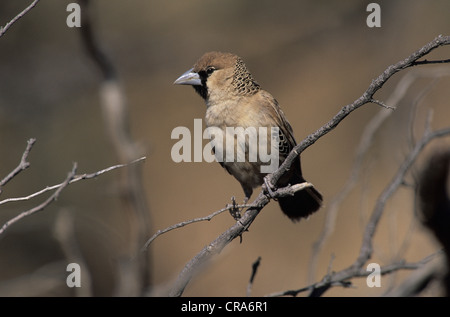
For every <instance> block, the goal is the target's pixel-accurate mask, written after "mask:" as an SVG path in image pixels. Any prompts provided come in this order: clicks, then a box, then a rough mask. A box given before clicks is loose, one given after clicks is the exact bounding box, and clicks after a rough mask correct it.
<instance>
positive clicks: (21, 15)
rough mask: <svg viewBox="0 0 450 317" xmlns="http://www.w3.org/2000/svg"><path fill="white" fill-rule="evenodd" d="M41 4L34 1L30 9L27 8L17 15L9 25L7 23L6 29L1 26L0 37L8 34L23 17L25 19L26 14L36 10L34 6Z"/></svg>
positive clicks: (36, 0)
mask: <svg viewBox="0 0 450 317" xmlns="http://www.w3.org/2000/svg"><path fill="white" fill-rule="evenodd" d="M38 2H39V0H34V1H33V2H32V3H31V4H30V5H29V6H28V7H26V8H25V9H24V10H23V11H22V12H20V13H19V14H18V15H16V16H15V17H14V18H13V19H12V20H11V21H9V22H8V23H6V25H5V26H4V27H1V26H0V37H2V36H3V34H5V33H6V31H8V29H9V28H10V27H11V26H12V25H13V24H14V23H16V22H17V20H19V19H20V18H21V17H23V16H24V15H25V14H27V13H28V11H30V10H31V9H33V8H34V6H35V5H36V4H37V3H38Z"/></svg>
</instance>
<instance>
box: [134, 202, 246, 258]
mask: <svg viewBox="0 0 450 317" xmlns="http://www.w3.org/2000/svg"><path fill="white" fill-rule="evenodd" d="M249 207H252V205H249V204H246V205H235V206H233V205H229V206H227V207H225V208H222V209H220V210H217V211H215V212H213V213H212V214H210V215H208V216H205V217H200V218H194V219H190V220H187V221H182V222H180V223H177V224H174V225H171V226H169V227H167V228H165V229H161V230H158V231H157V232H156V233H155V234H154V235H152V236H151V237H150V239H148V240H147V242H145V244H144V246H143V247H142V249H141V251H142V252H144V251H145V250H147V249H148V247H149V245H150V244H151V243H152V242H153V240H155V239H156V238H157V237H159V236H160V235H162V234H164V233H166V232H169V231H172V230H175V229H178V228H181V227H184V226H187V225H190V224H192V223H196V222H200V221H210V220H211V219H212V218H214V217H215V216H217V215H219V214H221V213H223V212H224V211H228V210H231V209H233V208H238V209H242V208H249Z"/></svg>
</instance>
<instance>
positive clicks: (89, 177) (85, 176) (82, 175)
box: [0, 156, 146, 205]
mask: <svg viewBox="0 0 450 317" xmlns="http://www.w3.org/2000/svg"><path fill="white" fill-rule="evenodd" d="M145 159H146V157H145V156H143V157H141V158H138V159H137V160H134V161H132V162H130V163H127V164H117V165H114V166H110V167H107V168H105V169H102V170H100V171H97V172H94V173H90V174H81V175H75V176H74V177H73V179H71V180H70V182H69V184H72V183H75V182H78V181H80V180H83V179H92V178H95V177H97V176H100V175H102V174H104V173H106V172H110V171H112V170H115V169H118V168H122V167H126V166H129V165H131V164H135V163H138V162H141V161H144V160H145ZM63 184H64V183H60V184H56V185H53V186H47V187H45V188H44V189H41V190H40V191H37V192H35V193H33V194H30V195H28V196H24V197H16V198H7V199H4V200H1V201H0V205H3V204H6V203H9V202H16V201H24V200H29V199H31V198H34V197H37V196H39V195H42V194H44V193H46V192H48V191H51V190H54V189H58V188H60V187H61V186H62V185H63Z"/></svg>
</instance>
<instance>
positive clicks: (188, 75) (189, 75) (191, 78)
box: [173, 68, 202, 86]
mask: <svg viewBox="0 0 450 317" xmlns="http://www.w3.org/2000/svg"><path fill="white" fill-rule="evenodd" d="M173 83H174V84H175V85H193V86H200V85H201V84H202V81H201V79H200V76H199V75H198V74H197V73H196V72H194V71H193V68H191V69H189V70H188V71H187V72H185V73H184V74H183V75H181V76H180V77H178V78H177V80H175V81H174V82H173Z"/></svg>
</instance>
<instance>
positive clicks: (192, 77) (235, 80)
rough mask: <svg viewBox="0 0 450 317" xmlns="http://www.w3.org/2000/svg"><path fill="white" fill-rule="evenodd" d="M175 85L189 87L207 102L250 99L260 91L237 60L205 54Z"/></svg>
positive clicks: (242, 62) (224, 55)
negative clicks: (247, 97)
mask: <svg viewBox="0 0 450 317" xmlns="http://www.w3.org/2000/svg"><path fill="white" fill-rule="evenodd" d="M174 84H177V85H192V86H193V87H194V89H195V91H196V92H197V93H199V94H200V96H202V97H203V99H205V101H206V102H208V100H210V99H211V98H213V99H219V98H224V97H225V96H226V97H230V96H234V95H253V94H254V93H256V92H257V91H259V89H260V86H259V84H258V83H257V82H256V81H255V80H254V79H253V77H252V75H251V74H250V72H249V71H248V69H247V67H246V66H245V64H244V61H243V60H242V59H241V58H240V57H239V56H237V55H234V54H231V53H221V52H208V53H205V54H204V55H203V56H202V57H200V59H199V60H198V61H197V62H196V63H195V65H194V67H192V68H191V69H189V70H188V71H187V72H185V73H184V74H183V75H181V76H180V77H179V78H178V79H177V80H175V82H174Z"/></svg>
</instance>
